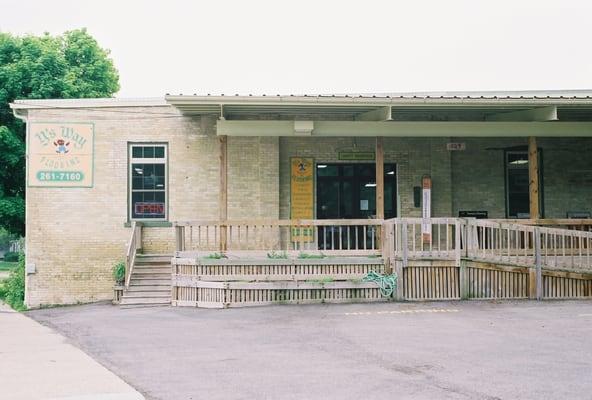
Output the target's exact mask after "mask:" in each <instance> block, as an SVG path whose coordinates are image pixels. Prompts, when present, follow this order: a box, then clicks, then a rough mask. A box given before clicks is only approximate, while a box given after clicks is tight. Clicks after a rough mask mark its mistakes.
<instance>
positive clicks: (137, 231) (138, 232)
mask: <svg viewBox="0 0 592 400" xmlns="http://www.w3.org/2000/svg"><path fill="white" fill-rule="evenodd" d="M141 248H142V224H141V223H140V222H137V221H132V234H131V237H130V240H129V242H128V244H127V252H126V256H125V288H126V289H128V288H129V283H130V277H131V276H132V271H133V268H134V263H135V261H136V254H137V252H138V250H139V249H141Z"/></svg>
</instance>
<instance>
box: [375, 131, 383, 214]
mask: <svg viewBox="0 0 592 400" xmlns="http://www.w3.org/2000/svg"><path fill="white" fill-rule="evenodd" d="M375 160H376V218H377V219H384V146H383V144H382V137H380V136H378V137H376V158H375Z"/></svg>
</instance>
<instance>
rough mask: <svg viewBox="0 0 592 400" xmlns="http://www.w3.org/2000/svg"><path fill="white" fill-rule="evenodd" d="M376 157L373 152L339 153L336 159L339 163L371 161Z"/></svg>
mask: <svg viewBox="0 0 592 400" xmlns="http://www.w3.org/2000/svg"><path fill="white" fill-rule="evenodd" d="M375 158H376V155H375V154H374V152H373V151H340V152H339V153H337V159H338V160H340V161H373V160H374V159H375Z"/></svg>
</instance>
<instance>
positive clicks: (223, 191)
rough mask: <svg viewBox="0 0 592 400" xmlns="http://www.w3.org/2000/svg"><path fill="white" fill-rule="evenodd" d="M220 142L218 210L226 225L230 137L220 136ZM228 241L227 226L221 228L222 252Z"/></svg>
mask: <svg viewBox="0 0 592 400" xmlns="http://www.w3.org/2000/svg"><path fill="white" fill-rule="evenodd" d="M218 123H220V121H218ZM218 141H219V144H220V195H219V204H218V208H219V210H220V222H222V223H226V220H227V219H228V137H226V136H220V137H219V138H218ZM226 239H227V238H226V226H221V227H220V251H226V249H227V240H226Z"/></svg>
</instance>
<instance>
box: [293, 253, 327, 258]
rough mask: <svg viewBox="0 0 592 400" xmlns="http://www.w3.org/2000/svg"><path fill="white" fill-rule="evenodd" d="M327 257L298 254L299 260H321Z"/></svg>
mask: <svg viewBox="0 0 592 400" xmlns="http://www.w3.org/2000/svg"><path fill="white" fill-rule="evenodd" d="M326 257H327V256H326V255H324V254H323V253H320V254H308V253H300V254H298V258H300V259H321V258H326Z"/></svg>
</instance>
